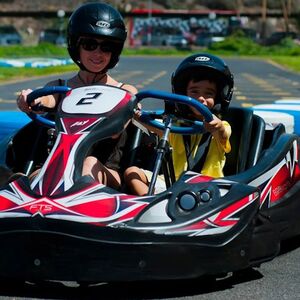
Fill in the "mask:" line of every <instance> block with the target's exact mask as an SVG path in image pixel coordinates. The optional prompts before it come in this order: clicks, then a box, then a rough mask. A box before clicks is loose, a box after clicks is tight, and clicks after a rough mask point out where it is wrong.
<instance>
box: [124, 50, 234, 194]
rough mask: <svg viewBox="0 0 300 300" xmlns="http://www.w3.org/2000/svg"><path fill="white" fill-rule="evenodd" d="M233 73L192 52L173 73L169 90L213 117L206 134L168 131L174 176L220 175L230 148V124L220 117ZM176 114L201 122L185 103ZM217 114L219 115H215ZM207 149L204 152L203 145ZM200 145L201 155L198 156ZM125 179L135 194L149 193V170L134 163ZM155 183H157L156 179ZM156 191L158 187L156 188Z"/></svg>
mask: <svg viewBox="0 0 300 300" xmlns="http://www.w3.org/2000/svg"><path fill="white" fill-rule="evenodd" d="M233 84H234V82H233V75H232V74H231V72H230V70H229V68H228V67H227V65H226V64H225V62H224V61H223V60H222V59H220V58H219V57H216V56H214V55H210V54H195V55H192V56H189V57H187V58H186V59H184V60H183V61H182V62H181V63H180V64H179V66H178V67H177V69H176V70H175V72H174V73H173V74H172V89H173V92H174V93H176V94H181V95H187V96H189V97H192V98H195V99H197V100H198V101H199V102H201V103H202V104H204V105H206V106H207V107H208V108H209V109H210V110H211V111H212V112H213V113H214V115H213V120H212V121H211V122H209V123H207V122H204V127H205V129H206V131H207V132H208V133H209V134H193V135H189V136H183V135H180V134H174V133H171V134H170V135H169V143H170V145H171V147H172V148H173V152H172V158H173V164H174V171H175V176H176V179H178V178H179V176H180V175H181V174H182V172H184V171H186V170H193V171H196V172H199V173H200V172H201V173H202V174H204V175H207V176H212V177H222V176H224V174H223V167H224V165H225V159H226V158H225V153H229V152H230V150H231V146H230V142H229V137H230V135H231V127H230V125H229V124H228V122H226V121H222V120H221V119H220V118H219V116H220V115H219V114H220V113H221V112H223V111H225V110H226V109H227V107H228V105H229V103H230V100H231V98H232V93H233ZM176 111H177V112H176V113H177V114H181V115H183V116H184V117H185V118H186V119H189V118H193V119H198V120H201V121H202V116H201V115H200V114H199V113H198V112H197V111H195V109H194V108H189V107H187V106H185V105H177V106H176ZM217 115H218V116H217ZM205 144H206V149H205V150H204V151H203V147H204V146H203V145H205ZM200 148H202V151H201V152H202V156H201V157H198V156H199V155H197V154H198V153H199V150H200ZM124 180H125V183H126V185H127V186H128V188H129V190H130V191H131V192H132V193H134V194H137V195H145V194H147V192H148V186H149V172H148V171H146V172H144V170H142V169H139V168H137V167H135V166H132V167H129V168H128V169H126V170H125V173H124ZM158 182H160V181H159V180H158ZM156 192H157V190H156Z"/></svg>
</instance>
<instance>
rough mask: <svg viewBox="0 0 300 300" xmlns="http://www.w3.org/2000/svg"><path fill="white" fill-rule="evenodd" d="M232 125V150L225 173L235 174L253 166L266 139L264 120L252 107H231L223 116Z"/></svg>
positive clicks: (228, 156)
mask: <svg viewBox="0 0 300 300" xmlns="http://www.w3.org/2000/svg"><path fill="white" fill-rule="evenodd" d="M223 119H224V120H227V121H228V122H229V124H230V125H231V129H232V134H231V137H230V143H231V152H230V153H228V154H227V155H226V164H225V166H224V175H225V176H228V175H235V174H237V173H240V172H243V171H245V170H246V169H247V168H249V167H251V166H253V165H254V164H255V163H256V162H257V160H258V158H259V155H260V153H261V150H262V146H263V141H264V126H265V123H264V120H263V119H261V118H260V117H258V116H255V115H254V114H253V111H252V110H251V109H247V108H241V107H230V108H229V109H228V112H227V113H226V114H225V115H224V116H223Z"/></svg>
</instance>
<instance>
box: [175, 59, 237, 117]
mask: <svg viewBox="0 0 300 300" xmlns="http://www.w3.org/2000/svg"><path fill="white" fill-rule="evenodd" d="M201 79H208V80H212V81H215V82H216V84H217V97H216V99H215V106H214V108H213V111H214V112H223V111H225V110H226V109H227V108H228V106H229V104H230V101H231V98H232V94H233V87H234V80H233V75H232V73H231V72H230V70H229V68H228V66H227V64H226V63H225V62H224V61H223V60H222V59H221V58H219V57H217V56H215V55H211V54H207V53H199V54H194V55H191V56H189V57H187V58H186V59H184V60H183V61H182V62H181V63H180V64H179V65H178V67H177V69H176V70H175V72H173V74H172V79H171V83H172V91H173V92H174V93H176V94H181V95H186V90H187V85H188V82H189V81H190V80H194V81H199V80H201Z"/></svg>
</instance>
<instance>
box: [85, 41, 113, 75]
mask: <svg viewBox="0 0 300 300" xmlns="http://www.w3.org/2000/svg"><path fill="white" fill-rule="evenodd" d="M79 45H80V46H79V53H80V61H81V63H82V64H83V65H84V66H85V68H86V69H87V70H89V71H90V72H95V73H98V72H101V71H102V70H104V69H105V68H106V67H107V65H108V64H109V62H110V59H111V55H112V48H113V44H112V42H109V41H107V40H103V39H98V38H92V37H82V38H80V40H79Z"/></svg>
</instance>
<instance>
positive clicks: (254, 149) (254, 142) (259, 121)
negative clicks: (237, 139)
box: [246, 114, 266, 169]
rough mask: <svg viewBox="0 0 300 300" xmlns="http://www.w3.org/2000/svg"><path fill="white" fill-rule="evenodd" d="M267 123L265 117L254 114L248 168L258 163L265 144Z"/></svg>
mask: <svg viewBox="0 0 300 300" xmlns="http://www.w3.org/2000/svg"><path fill="white" fill-rule="evenodd" d="M265 129H266V123H265V121H264V119H263V118H261V117H259V116H257V115H255V114H253V117H252V131H251V139H250V145H249V146H250V147H249V152H248V160H247V164H246V169H249V168H251V167H253V166H255V164H256V163H257V161H258V159H259V157H260V154H261V152H262V149H263V145H264V138H265Z"/></svg>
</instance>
